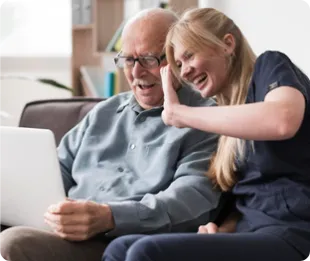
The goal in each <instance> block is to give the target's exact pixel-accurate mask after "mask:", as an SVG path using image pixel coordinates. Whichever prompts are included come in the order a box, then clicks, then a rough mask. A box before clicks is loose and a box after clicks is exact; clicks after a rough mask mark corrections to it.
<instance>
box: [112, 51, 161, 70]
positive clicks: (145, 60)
mask: <svg viewBox="0 0 310 261" xmlns="http://www.w3.org/2000/svg"><path fill="white" fill-rule="evenodd" d="M165 58H166V54H163V55H162V56H160V57H159V58H158V57H156V56H140V57H137V58H134V57H132V56H121V55H120V54H118V55H117V56H116V57H115V58H114V62H115V65H116V66H117V67H118V68H130V67H134V65H135V62H138V63H139V64H140V65H141V66H142V67H144V68H146V69H153V68H156V67H158V66H159V65H160V63H161V62H162V60H164V59H165Z"/></svg>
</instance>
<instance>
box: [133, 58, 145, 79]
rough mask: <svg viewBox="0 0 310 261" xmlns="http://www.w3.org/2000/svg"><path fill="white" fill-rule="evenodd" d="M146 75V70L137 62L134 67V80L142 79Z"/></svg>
mask: <svg viewBox="0 0 310 261" xmlns="http://www.w3.org/2000/svg"><path fill="white" fill-rule="evenodd" d="M145 73H146V69H145V68H143V67H142V66H141V64H140V63H139V62H138V61H136V62H135V64H134V65H133V67H132V76H133V77H134V78H140V77H141V76H143V75H144V74H145Z"/></svg>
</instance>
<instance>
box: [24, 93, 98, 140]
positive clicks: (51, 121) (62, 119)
mask: <svg viewBox="0 0 310 261" xmlns="http://www.w3.org/2000/svg"><path fill="white" fill-rule="evenodd" d="M102 100H103V99H101V98H83V97H81V98H69V99H48V100H39V101H33V102H29V103H27V104H26V105H25V107H24V110H23V112H22V114H21V117H20V122H19V126H20V127H28V128H41V129H50V130H51V131H53V133H54V134H55V139H56V144H57V145H58V144H59V141H60V140H61V138H62V137H63V135H64V134H65V133H66V132H67V131H69V130H70V129H71V128H72V127H74V126H75V125H76V124H77V123H78V122H80V121H81V119H83V117H84V116H85V115H86V114H87V113H88V112H89V111H90V110H91V109H92V108H93V107H94V106H95V105H96V104H97V103H98V102H100V101H102Z"/></svg>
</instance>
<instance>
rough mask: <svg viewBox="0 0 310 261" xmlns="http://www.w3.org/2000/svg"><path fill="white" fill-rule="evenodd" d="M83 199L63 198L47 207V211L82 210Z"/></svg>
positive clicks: (56, 212)
mask: <svg viewBox="0 0 310 261" xmlns="http://www.w3.org/2000/svg"><path fill="white" fill-rule="evenodd" d="M85 204H86V202H84V201H73V200H65V201H62V202H59V203H57V204H54V205H51V206H49V207H48V209H47V211H48V212H50V213H54V214H71V213H75V212H81V211H83V207H84V205H85Z"/></svg>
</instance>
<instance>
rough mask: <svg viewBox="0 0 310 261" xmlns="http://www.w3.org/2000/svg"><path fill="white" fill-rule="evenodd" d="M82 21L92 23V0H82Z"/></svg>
mask: <svg viewBox="0 0 310 261" xmlns="http://www.w3.org/2000/svg"><path fill="white" fill-rule="evenodd" d="M81 1H82V4H81V23H82V24H91V23H92V0H81Z"/></svg>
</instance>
